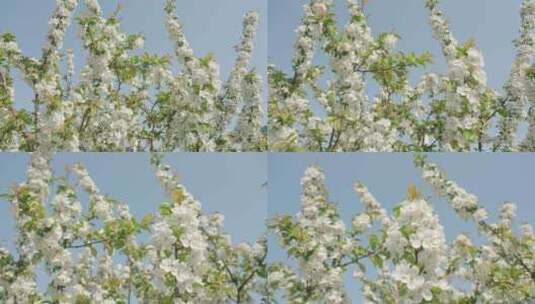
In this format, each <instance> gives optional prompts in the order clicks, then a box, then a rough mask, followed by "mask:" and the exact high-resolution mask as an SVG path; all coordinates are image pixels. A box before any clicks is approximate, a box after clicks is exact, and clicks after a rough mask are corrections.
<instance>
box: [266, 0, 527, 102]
mask: <svg viewBox="0 0 535 304" xmlns="http://www.w3.org/2000/svg"><path fill="white" fill-rule="evenodd" d="M268 2H269V4H268V6H269V34H268V39H269V46H268V49H269V51H268V53H269V61H270V62H271V63H274V64H275V65H277V66H279V67H281V68H282V69H283V70H284V71H286V72H291V71H292V68H291V59H292V58H293V50H294V49H293V45H294V43H295V38H296V34H295V29H296V28H297V27H298V26H299V25H300V20H301V17H302V15H303V12H302V6H303V5H304V4H306V3H309V1H307V0H297V1H287V0H269V1H268ZM521 2H522V1H521V0H507V1H496V0H470V1H466V0H448V1H445V0H443V1H440V8H441V9H442V10H443V12H444V13H445V15H446V17H447V19H448V20H449V21H450V25H451V30H452V31H453V34H454V35H455V37H456V38H457V39H458V40H459V41H461V42H464V41H466V40H467V39H469V38H474V39H475V40H476V42H477V46H478V47H479V48H480V49H481V50H482V52H483V55H484V57H485V63H486V71H487V74H488V78H489V85H490V86H491V87H492V88H495V89H501V87H502V86H503V83H504V82H505V80H506V78H507V76H508V74H509V70H510V68H511V64H512V62H513V59H514V54H515V52H514V47H513V44H512V40H513V39H516V38H517V36H518V30H519V28H520V17H519V10H520V5H521ZM334 3H335V13H336V15H337V20H338V23H339V26H344V25H345V24H346V23H347V20H348V11H347V9H346V1H344V0H334ZM365 12H366V14H367V15H368V16H369V18H368V23H369V25H370V26H371V28H372V32H373V34H374V35H377V34H378V33H381V32H391V31H394V32H395V33H398V34H399V35H401V40H400V41H399V42H398V49H399V50H401V51H404V52H409V51H412V52H417V53H422V52H424V51H426V50H428V51H430V52H431V53H432V54H433V55H434V64H433V65H432V66H430V67H429V68H427V70H426V71H433V72H441V71H444V68H445V64H444V63H445V61H444V58H443V56H442V52H441V50H440V45H439V43H438V42H437V41H436V40H435V39H434V38H433V34H432V30H431V28H430V26H429V22H428V10H427V9H426V8H425V1H424V0H404V1H397V0H369V3H368V5H367V6H366V10H365ZM315 62H316V63H323V64H325V63H327V62H328V61H327V58H326V56H321V55H320V56H318V57H317V58H316V60H315ZM415 75H421V73H416V74H415ZM416 79H419V76H418V77H417V78H416ZM412 81H415V79H414V77H413V80H412ZM373 92H374V90H373V86H372V90H371V91H369V93H373Z"/></svg>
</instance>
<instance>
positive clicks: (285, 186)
mask: <svg viewBox="0 0 535 304" xmlns="http://www.w3.org/2000/svg"><path fill="white" fill-rule="evenodd" d="M429 159H430V160H432V161H433V162H435V163H437V164H438V165H439V166H441V167H442V168H443V169H445V170H446V172H447V174H448V176H449V177H450V179H452V180H454V181H456V182H457V183H458V184H459V185H460V186H462V187H464V188H465V189H466V190H467V191H469V192H471V193H474V194H475V195H477V196H478V197H479V199H480V202H481V204H482V205H483V206H484V207H485V208H486V209H487V211H488V212H489V216H490V218H491V219H492V220H494V219H496V217H497V214H498V210H499V206H500V205H501V204H502V203H503V202H505V201H512V202H515V203H516V204H517V206H518V217H517V224H521V223H531V224H532V225H535V204H534V202H533V199H534V197H535V188H534V187H533V181H534V180H535V170H533V168H535V156H533V155H531V154H520V153H515V154H501V153H472V154H469V153H459V154H455V153H449V154H439V153H437V154H433V155H430V156H429ZM268 163H269V183H270V184H269V212H268V214H269V216H270V217H272V216H274V215H276V214H291V215H295V214H296V213H297V212H298V211H299V209H300V193H301V187H300V179H301V177H302V176H303V173H304V171H305V169H306V168H307V166H309V165H311V164H318V165H319V166H320V167H322V168H323V170H324V172H325V176H326V183H327V187H328V189H329V191H330V199H331V201H333V202H334V203H336V204H337V205H338V207H339V209H340V213H341V215H342V217H343V219H344V222H345V224H346V226H349V225H351V217H352V216H353V215H355V214H356V213H357V212H360V211H361V210H362V208H361V206H362V205H361V203H360V201H359V199H358V197H357V195H356V193H355V192H354V191H353V184H354V182H355V181H357V180H358V181H361V182H363V183H364V184H365V185H366V186H367V187H368V188H369V190H370V191H371V192H372V193H373V195H374V196H375V197H376V198H377V200H378V201H379V202H380V203H381V204H383V206H384V207H385V209H386V210H387V211H389V212H391V211H392V208H393V207H394V206H395V205H396V204H398V203H400V202H401V201H403V200H404V199H405V198H406V194H407V187H408V186H409V185H410V184H414V185H416V186H417V188H418V189H419V190H420V191H421V192H422V194H423V196H424V197H430V202H431V203H432V205H433V207H434V209H435V212H436V213H437V214H438V216H439V218H440V220H441V223H442V225H443V226H444V227H445V233H446V238H447V240H448V241H451V240H454V239H455V237H456V236H457V235H458V234H460V233H467V234H468V235H469V236H471V237H473V239H474V240H475V241H481V240H482V238H481V236H480V235H479V234H478V233H477V231H476V229H475V226H474V225H473V224H472V223H469V222H464V221H462V220H460V219H459V218H458V217H457V216H456V214H455V213H454V211H453V209H452V208H451V207H450V206H449V205H448V204H447V202H446V201H445V200H442V199H439V198H438V197H437V196H436V195H434V193H433V190H432V189H431V187H429V186H428V185H427V184H426V183H425V182H424V181H423V180H422V179H421V177H420V170H419V169H417V168H415V166H414V165H413V156H412V154H403V153H336V154H334V153H325V154H321V153H299V154H284V153H282V154H270V155H269V159H268ZM390 214H391V213H390ZM270 245H271V247H270V248H271V249H270V259H271V260H282V261H287V257H286V253H284V252H283V251H282V250H281V249H280V247H279V246H278V245H277V241H276V238H274V237H273V236H270ZM346 286H347V288H348V290H349V293H350V295H351V297H352V298H353V303H360V301H359V299H360V298H361V291H360V285H359V284H357V283H356V281H355V280H353V279H352V278H351V272H348V273H347V275H346Z"/></svg>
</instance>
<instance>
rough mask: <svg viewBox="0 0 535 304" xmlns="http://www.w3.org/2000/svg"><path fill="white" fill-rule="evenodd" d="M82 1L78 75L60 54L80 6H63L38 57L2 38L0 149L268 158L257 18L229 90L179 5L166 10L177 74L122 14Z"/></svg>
mask: <svg viewBox="0 0 535 304" xmlns="http://www.w3.org/2000/svg"><path fill="white" fill-rule="evenodd" d="M83 3H84V4H85V5H84V10H83V11H82V12H81V13H80V14H79V16H78V18H77V19H76V20H77V23H78V28H79V37H80V38H81V42H82V47H83V49H84V51H85V58H86V62H85V64H84V66H83V67H80V68H79V69H76V67H75V66H74V63H73V62H74V60H73V56H74V54H73V52H72V50H63V48H62V41H63V38H64V36H65V33H66V31H67V29H68V26H69V23H70V21H71V19H72V18H73V15H74V13H75V10H76V8H77V4H78V3H77V1H74V0H61V1H57V7H56V9H55V11H54V13H53V15H52V17H51V19H50V22H49V23H50V28H49V32H48V35H47V40H46V43H45V45H44V47H43V56H42V58H40V59H37V58H31V57H26V56H24V55H23V54H22V52H21V51H20V50H19V48H18V46H17V43H16V39H15V37H14V36H13V35H12V34H9V33H5V34H2V35H0V133H1V135H0V150H9V151H19V150H20V151H36V150H38V149H39V148H38V147H39V146H43V145H46V146H50V147H51V148H52V149H53V150H56V151H79V150H81V151H147V150H150V151H263V150H266V148H267V139H266V134H265V133H266V132H265V127H264V124H265V122H264V114H263V110H262V103H263V101H262V81H261V79H260V76H259V75H258V73H257V72H255V71H254V69H251V68H250V59H251V56H252V52H253V49H254V39H255V31H256V27H257V24H258V21H259V17H258V14H257V13H255V12H249V13H247V14H246V16H245V18H244V21H243V35H242V39H241V41H240V43H239V45H238V46H237V47H236V51H237V59H236V63H235V66H234V68H233V69H232V72H231V75H230V77H229V79H228V80H227V81H225V82H223V81H222V80H220V75H219V65H218V64H217V63H216V61H215V58H214V57H213V56H212V55H208V56H206V57H202V58H200V57H196V56H195V55H194V52H193V49H192V48H191V47H190V46H189V43H188V41H187V39H186V36H185V35H184V33H183V30H182V26H181V24H180V22H179V20H178V18H177V17H176V16H175V4H174V1H171V0H169V1H166V5H165V12H166V26H167V30H168V32H169V36H170V39H171V41H172V43H173V45H174V53H175V57H176V59H177V61H178V64H179V66H180V69H178V70H179V71H178V72H175V71H176V70H177V69H176V66H175V65H174V64H173V62H172V60H171V59H172V56H170V55H153V54H149V53H146V52H142V49H143V45H144V37H143V36H141V35H138V34H127V33H124V32H123V31H121V27H120V22H119V16H118V15H117V13H114V14H112V15H111V16H109V17H104V15H103V12H102V9H101V7H100V5H99V2H98V1H97V0H84V1H83ZM63 63H64V64H63ZM63 66H65V67H66V70H65V71H63V68H62V67H63ZM14 70H17V71H18V72H19V73H20V74H21V75H22V77H23V79H24V80H25V82H26V83H27V84H28V85H29V86H30V88H31V89H33V91H34V92H35V98H34V99H33V100H32V103H33V105H34V109H33V111H30V110H27V109H19V105H18V104H16V103H15V98H16V96H15V91H14V83H13V75H12V74H13V72H14ZM78 70H79V71H80V72H79V74H78V75H75V74H76V73H75V72H76V71H78ZM238 117H239V118H238ZM237 120H239V123H237V122H236V121H237Z"/></svg>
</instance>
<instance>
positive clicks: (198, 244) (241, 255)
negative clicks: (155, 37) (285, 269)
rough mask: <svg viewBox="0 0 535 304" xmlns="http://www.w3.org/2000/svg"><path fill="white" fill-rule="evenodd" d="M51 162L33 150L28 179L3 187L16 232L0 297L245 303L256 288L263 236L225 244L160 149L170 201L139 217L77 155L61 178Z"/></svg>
mask: <svg viewBox="0 0 535 304" xmlns="http://www.w3.org/2000/svg"><path fill="white" fill-rule="evenodd" d="M49 162H50V161H49V157H47V155H46V154H42V153H37V154H33V155H32V158H31V162H30V165H29V168H28V174H27V176H28V177H27V180H26V181H25V182H23V183H21V184H19V185H15V186H13V188H12V191H11V192H10V193H9V194H7V195H5V199H6V200H8V201H9V203H10V204H11V209H12V213H13V216H14V219H15V222H16V229H17V234H16V252H10V251H9V250H8V249H6V248H1V247H0V302H2V303H13V304H15V303H133V302H132V301H135V300H137V301H136V303H253V302H255V299H260V298H261V297H262V294H264V290H265V286H267V285H266V283H267V282H266V279H267V275H266V273H267V272H266V264H265V259H266V254H267V247H266V241H265V240H264V238H260V239H259V240H258V241H257V242H256V243H255V244H254V245H249V244H247V243H241V244H232V243H231V239H230V236H229V235H227V234H225V233H224V232H223V216H222V215H221V214H213V215H205V214H203V212H202V210H201V205H200V203H199V202H198V201H196V200H195V199H194V198H193V197H192V195H191V194H189V193H188V192H187V190H186V189H185V188H184V187H183V186H182V185H181V184H180V183H179V181H178V177H177V176H175V175H173V174H172V173H171V171H170V168H169V167H168V166H164V165H162V164H161V163H160V160H159V158H158V157H154V158H153V160H152V162H153V164H154V166H155V169H156V176H157V178H158V180H159V182H160V183H161V185H162V186H163V188H164V189H165V190H166V192H167V194H168V197H169V201H168V202H164V203H163V204H161V205H160V207H159V211H158V212H157V213H156V214H149V215H147V216H145V217H143V218H142V219H140V220H138V219H136V218H134V217H133V216H132V214H131V213H130V212H129V208H128V205H127V204H125V203H123V202H120V201H117V200H114V199H113V198H111V197H108V196H105V195H104V194H102V193H101V192H100V191H99V189H98V188H97V186H96V184H95V182H94V181H93V180H92V179H91V177H90V176H89V174H88V172H87V170H86V169H85V168H84V167H83V166H82V165H81V164H77V165H75V166H72V167H70V168H68V173H71V174H73V176H74V178H69V177H68V176H63V177H55V176H53V174H52V172H51V169H50V166H49ZM49 192H54V193H53V194H52V195H49ZM80 197H88V202H87V203H86V204H82V203H81V200H82V199H81V198H80ZM49 198H50V199H49ZM84 206H86V207H87V208H85V207H84ZM39 272H44V273H45V274H46V280H47V281H46V283H47V286H46V289H43V288H42V287H41V288H40V287H38V286H37V285H38V284H37V282H36V276H37V275H38V274H39Z"/></svg>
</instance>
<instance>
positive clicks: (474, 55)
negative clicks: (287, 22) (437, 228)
mask: <svg viewBox="0 0 535 304" xmlns="http://www.w3.org/2000/svg"><path fill="white" fill-rule="evenodd" d="M425 5H426V7H427V9H428V10H429V23H430V26H431V29H432V31H433V33H434V37H435V38H436V40H437V41H438V43H439V44H440V46H441V48H442V52H443V55H444V57H445V59H446V63H447V71H446V72H445V73H444V74H442V75H437V74H433V73H428V74H425V75H424V76H423V77H422V80H421V81H420V82H419V83H416V84H412V83H411V81H410V76H411V75H412V72H413V71H415V69H417V68H421V67H425V66H426V65H427V64H428V63H430V62H431V59H432V56H431V55H430V54H429V53H423V54H413V53H408V54H407V53H404V52H401V51H397V50H396V47H395V45H396V42H397V40H398V39H399V36H398V35H397V34H394V33H380V34H377V35H373V34H372V31H371V29H370V27H369V26H368V24H367V20H366V19H367V18H366V15H365V14H364V11H363V10H364V6H365V1H356V0H347V8H348V10H349V21H348V22H347V24H346V25H345V26H344V27H343V28H338V27H337V20H336V18H335V16H334V13H332V7H333V3H332V1H327V0H311V1H310V3H309V4H307V5H305V6H304V16H303V19H302V25H300V26H299V28H298V29H297V38H296V39H297V42H296V44H295V55H294V58H293V61H292V62H293V71H292V74H287V73H286V72H284V71H281V70H279V69H277V67H275V66H273V65H272V66H270V67H269V71H268V72H269V73H268V76H269V83H270V97H269V114H270V115H269V134H268V137H269V146H270V149H272V150H276V151H372V152H373V151H484V150H490V151H497V150H499V151H518V150H522V151H532V150H533V149H534V147H535V146H534V145H533V142H534V140H533V137H534V135H533V134H535V133H534V132H533V130H535V124H534V123H533V121H534V119H533V116H534V115H533V112H535V111H532V110H530V109H531V108H532V105H528V100H530V99H531V97H532V96H531V95H530V94H531V90H532V88H531V87H532V82H533V77H532V74H533V72H532V67H531V65H532V59H533V55H534V52H535V48H534V47H535V45H534V36H533V35H534V33H533V30H534V28H535V2H534V1H532V0H524V1H523V3H522V8H521V14H520V15H521V20H522V23H521V29H520V37H519V38H518V39H517V40H516V42H515V47H516V49H517V56H516V59H515V61H514V63H513V67H512V70H511V73H510V77H509V80H508V81H507V83H506V84H505V85H504V90H503V93H501V92H497V91H495V90H493V89H491V88H490V87H489V86H488V85H487V75H486V72H485V70H484V67H485V64H484V59H483V55H482V53H481V51H480V50H479V49H478V48H477V46H476V44H475V42H474V41H472V40H469V41H467V42H465V43H460V42H458V41H457V40H456V38H455V37H454V35H453V33H452V31H451V30H450V28H449V25H448V22H447V20H446V18H445V16H444V14H443V13H442V11H441V10H440V8H439V1H438V0H426V2H425ZM317 49H319V50H321V51H322V52H323V53H324V54H325V55H326V56H327V58H328V63H327V64H325V65H314V64H313V58H314V55H315V51H316V50H317ZM326 70H329V71H330V72H331V73H330V74H328V75H325V74H326V73H324V72H325V71H326ZM326 78H327V79H328V80H327V81H326V83H325V79H326ZM370 84H371V85H370ZM368 85H370V87H373V88H376V87H377V90H376V91H377V92H376V93H375V94H376V95H375V96H373V97H371V96H368V94H369V93H368V92H369V91H370V90H368ZM374 90H375V89H374ZM312 102H315V103H317V104H318V105H319V106H320V107H321V108H322V111H321V112H322V114H318V113H316V112H317V111H315V110H313V108H314V107H312V106H311V103H312ZM520 124H526V125H528V124H529V125H530V127H529V130H528V132H527V134H526V135H525V138H524V139H521V140H517V139H515V136H516V135H517V133H520V132H519V125H520Z"/></svg>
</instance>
